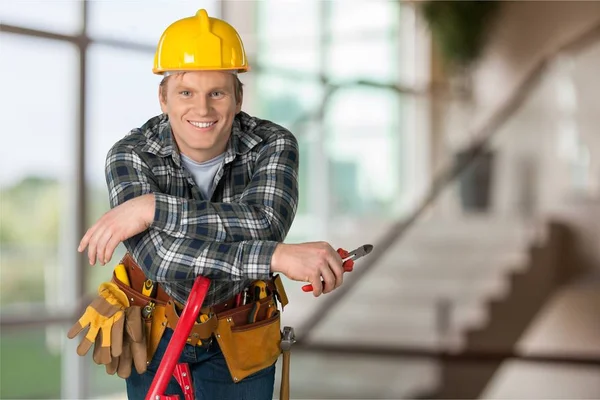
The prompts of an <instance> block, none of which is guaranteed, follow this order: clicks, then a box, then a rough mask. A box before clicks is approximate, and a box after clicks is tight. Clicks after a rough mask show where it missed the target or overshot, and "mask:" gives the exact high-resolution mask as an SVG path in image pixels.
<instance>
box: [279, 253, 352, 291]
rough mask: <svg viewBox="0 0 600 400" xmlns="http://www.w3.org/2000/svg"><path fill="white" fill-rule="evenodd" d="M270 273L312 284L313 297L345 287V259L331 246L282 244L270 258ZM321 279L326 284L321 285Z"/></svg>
mask: <svg viewBox="0 0 600 400" xmlns="http://www.w3.org/2000/svg"><path fill="white" fill-rule="evenodd" d="M271 272H280V273H282V274H284V275H285V276H287V277H288V278H290V279H292V280H294V281H300V282H307V283H310V284H312V287H313V295H314V296H315V297H318V296H320V295H321V293H329V292H331V291H332V290H334V289H336V288H337V287H339V286H340V285H341V284H342V282H343V275H344V267H343V266H342V258H341V257H340V255H339V254H338V253H337V252H336V251H335V250H334V249H333V247H331V245H329V243H326V242H311V243H300V244H285V243H280V244H278V245H277V247H276V248H275V252H274V253H273V258H272V259H271ZM321 278H323V282H324V284H321Z"/></svg>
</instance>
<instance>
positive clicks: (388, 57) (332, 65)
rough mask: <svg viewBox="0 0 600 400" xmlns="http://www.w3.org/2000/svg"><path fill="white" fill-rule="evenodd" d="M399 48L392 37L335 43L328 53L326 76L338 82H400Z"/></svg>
mask: <svg viewBox="0 0 600 400" xmlns="http://www.w3.org/2000/svg"><path fill="white" fill-rule="evenodd" d="M398 46H399V44H398V42H397V40H394V39H393V36H392V35H390V34H381V35H378V36H376V37H369V38H368V39H363V40H343V39H341V38H340V39H335V40H333V41H332V43H331V47H330V50H329V51H328V52H327V62H326V72H327V75H328V77H329V78H330V79H331V80H332V81H334V82H339V81H345V80H352V79H358V78H360V79H368V80H371V81H381V82H395V81H397V80H398V77H399V75H400V74H399V71H398V58H399V54H398V53H399V47H398Z"/></svg>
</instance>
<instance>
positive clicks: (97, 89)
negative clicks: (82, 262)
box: [86, 45, 161, 292]
mask: <svg viewBox="0 0 600 400" xmlns="http://www.w3.org/2000/svg"><path fill="white" fill-rule="evenodd" d="M88 55H89V58H88V82H87V85H88V87H87V89H88V92H87V106H88V119H87V127H86V137H87V148H86V155H87V157H86V171H87V174H88V175H87V182H88V196H87V201H88V211H89V213H88V215H89V217H90V220H89V221H88V224H87V226H91V224H92V223H94V222H95V221H96V220H97V219H98V218H99V217H100V216H101V215H102V214H103V213H105V212H106V211H108V209H109V203H108V191H107V188H106V179H105V176H104V166H105V161H106V154H107V153H108V150H109V149H110V148H111V147H112V146H113V145H114V144H115V143H116V142H117V141H118V140H119V139H121V138H122V137H124V136H125V135H126V134H127V133H129V131H131V129H133V128H137V127H140V126H142V124H144V123H145V122H146V121H147V120H148V119H150V118H152V117H154V116H156V115H158V114H160V113H161V110H160V106H159V103H158V84H159V82H160V80H161V77H160V76H158V75H154V74H152V71H151V69H152V60H153V56H154V55H153V54H152V53H144V52H132V51H130V50H122V49H118V48H113V47H108V46H104V45H93V46H91V47H90V48H89V51H88ZM123 253H124V247H123V245H120V246H119V251H118V253H117V254H115V256H113V259H112V261H111V265H112V264H113V263H116V262H117V261H118V259H119V257H121V256H122V254H123ZM90 272H91V276H90V286H89V291H91V292H93V291H95V290H96V287H97V286H98V284H99V283H100V282H102V281H104V280H106V279H110V274H111V273H112V271H109V270H107V269H106V268H92V269H91V270H90Z"/></svg>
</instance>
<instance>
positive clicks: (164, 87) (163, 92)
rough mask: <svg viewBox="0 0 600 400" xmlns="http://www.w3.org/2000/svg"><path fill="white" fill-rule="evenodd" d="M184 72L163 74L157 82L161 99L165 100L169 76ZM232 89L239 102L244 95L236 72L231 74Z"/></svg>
mask: <svg viewBox="0 0 600 400" xmlns="http://www.w3.org/2000/svg"><path fill="white" fill-rule="evenodd" d="M183 74H185V71H184V72H178V73H176V74H168V75H165V77H164V78H162V80H161V81H160V83H159V84H158V86H159V87H160V95H161V96H162V98H163V99H165V100H166V98H167V82H168V80H169V78H170V77H171V76H173V75H183ZM233 91H234V93H233V94H234V96H235V102H236V103H239V102H240V101H242V96H244V84H243V83H242V81H240V78H238V76H237V74H233Z"/></svg>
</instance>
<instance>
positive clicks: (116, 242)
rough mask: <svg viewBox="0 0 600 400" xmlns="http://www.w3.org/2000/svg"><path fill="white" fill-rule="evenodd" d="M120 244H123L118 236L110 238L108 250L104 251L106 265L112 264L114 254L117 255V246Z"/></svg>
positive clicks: (107, 245)
mask: <svg viewBox="0 0 600 400" xmlns="http://www.w3.org/2000/svg"><path fill="white" fill-rule="evenodd" d="M119 243H121V242H120V241H119V237H118V236H117V235H114V234H113V235H112V236H111V237H110V240H109V241H108V243H107V244H106V250H105V251H104V263H105V264H106V263H108V262H110V260H111V259H112V256H113V254H115V250H116V249H117V246H118V245H119Z"/></svg>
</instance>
